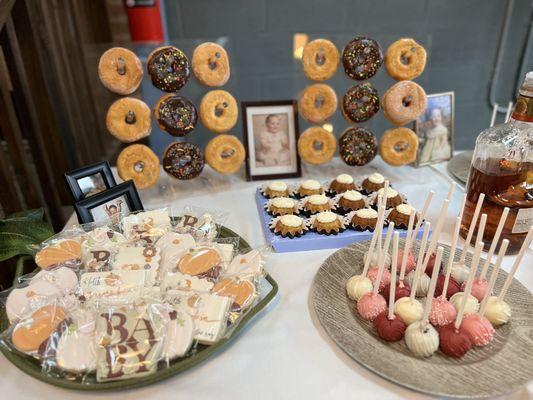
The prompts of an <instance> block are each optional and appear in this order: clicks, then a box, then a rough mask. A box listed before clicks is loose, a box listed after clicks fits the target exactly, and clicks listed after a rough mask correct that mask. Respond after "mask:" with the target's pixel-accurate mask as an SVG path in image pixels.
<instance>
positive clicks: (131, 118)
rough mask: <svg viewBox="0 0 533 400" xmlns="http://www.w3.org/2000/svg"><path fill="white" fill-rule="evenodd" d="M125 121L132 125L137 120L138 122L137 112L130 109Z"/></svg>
mask: <svg viewBox="0 0 533 400" xmlns="http://www.w3.org/2000/svg"><path fill="white" fill-rule="evenodd" d="M125 121H126V123H127V124H130V125H133V124H134V123H135V122H137V118H136V117H135V112H133V111H131V110H130V111H128V112H127V113H126V118H125Z"/></svg>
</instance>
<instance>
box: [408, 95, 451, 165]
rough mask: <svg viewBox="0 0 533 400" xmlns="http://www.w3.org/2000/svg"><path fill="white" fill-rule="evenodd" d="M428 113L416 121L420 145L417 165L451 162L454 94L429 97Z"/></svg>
mask: <svg viewBox="0 0 533 400" xmlns="http://www.w3.org/2000/svg"><path fill="white" fill-rule="evenodd" d="M427 98H428V103H427V107H426V111H425V113H424V114H422V115H421V116H420V117H419V118H418V119H417V120H416V121H415V132H416V133H417V135H418V140H419V141H420V145H419V147H418V156H417V161H416V165H417V166H423V165H428V164H435V163H439V162H442V161H446V160H449V159H450V158H451V157H452V152H453V123H454V111H453V106H454V93H453V92H447V93H438V94H431V95H428V96H427Z"/></svg>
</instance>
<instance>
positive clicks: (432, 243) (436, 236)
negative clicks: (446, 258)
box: [421, 199, 450, 273]
mask: <svg viewBox="0 0 533 400" xmlns="http://www.w3.org/2000/svg"><path fill="white" fill-rule="evenodd" d="M449 205H450V200H448V199H445V200H444V203H443V204H442V208H441V210H440V215H439V219H438V220H437V226H436V227H435V230H434V231H433V233H432V234H431V240H430V242H429V246H428V250H427V251H426V254H425V257H424V264H423V266H422V271H421V273H424V272H425V271H426V268H427V265H428V263H429V259H430V258H431V255H432V254H433V253H434V252H435V249H436V248H437V244H438V242H439V236H440V232H441V231H442V227H443V226H444V220H445V219H446V214H447V213H448V206H449ZM434 265H436V266H437V268H438V267H439V266H438V265H437V264H434Z"/></svg>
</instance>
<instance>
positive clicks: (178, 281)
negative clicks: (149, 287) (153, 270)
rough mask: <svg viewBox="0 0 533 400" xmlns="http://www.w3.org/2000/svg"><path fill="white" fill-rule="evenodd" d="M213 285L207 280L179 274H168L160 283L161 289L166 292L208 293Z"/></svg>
mask: <svg viewBox="0 0 533 400" xmlns="http://www.w3.org/2000/svg"><path fill="white" fill-rule="evenodd" d="M213 286H214V283H213V282H211V281H210V280H208V279H203V278H198V277H197V276H191V275H185V274H182V273H180V272H176V273H174V274H168V275H166V276H165V278H164V279H163V282H161V289H162V290H163V291H168V290H177V289H179V290H195V291H198V292H209V291H211V289H213Z"/></svg>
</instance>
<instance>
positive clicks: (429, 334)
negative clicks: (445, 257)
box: [405, 246, 444, 357]
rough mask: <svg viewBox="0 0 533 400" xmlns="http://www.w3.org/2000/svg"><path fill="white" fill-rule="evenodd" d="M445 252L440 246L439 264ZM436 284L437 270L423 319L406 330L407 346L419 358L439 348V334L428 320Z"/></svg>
mask: <svg viewBox="0 0 533 400" xmlns="http://www.w3.org/2000/svg"><path fill="white" fill-rule="evenodd" d="M443 251H444V249H443V248H442V247H440V246H439V248H438V249H437V254H436V262H437V263H440V262H441V260H442V253H443ZM436 283H437V270H436V269H435V271H434V273H433V274H432V276H431V283H430V285H429V290H428V297H427V298H426V302H425V304H424V312H423V314H422V318H421V319H420V320H419V321H416V322H414V323H413V324H411V325H409V326H408V327H407V329H406V330H405V344H406V345H407V347H408V348H409V350H411V352H412V353H413V354H414V355H415V356H417V357H429V356H431V355H432V354H433V353H435V352H436V351H437V349H438V348H439V334H438V333H437V331H436V330H435V328H433V326H431V324H430V323H429V320H428V317H429V312H430V310H431V303H432V301H433V294H434V293H435V286H436Z"/></svg>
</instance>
